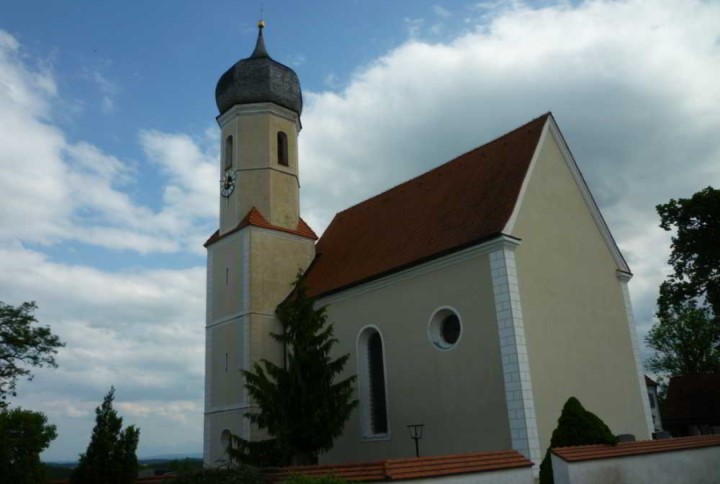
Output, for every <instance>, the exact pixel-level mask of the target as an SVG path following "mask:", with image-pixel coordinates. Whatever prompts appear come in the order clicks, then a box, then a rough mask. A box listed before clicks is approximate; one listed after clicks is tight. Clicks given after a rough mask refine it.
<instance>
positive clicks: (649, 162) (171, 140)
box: [0, 0, 720, 460]
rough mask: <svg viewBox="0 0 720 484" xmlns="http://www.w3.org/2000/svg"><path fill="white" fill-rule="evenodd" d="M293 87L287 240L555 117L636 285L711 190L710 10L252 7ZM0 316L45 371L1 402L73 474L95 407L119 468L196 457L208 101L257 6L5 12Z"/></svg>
mask: <svg viewBox="0 0 720 484" xmlns="http://www.w3.org/2000/svg"><path fill="white" fill-rule="evenodd" d="M264 4H265V5H264V17H265V19H266V21H267V24H268V25H267V29H266V41H267V46H268V49H269V51H270V54H271V55H272V56H273V57H274V58H276V59H277V60H279V61H280V62H283V63H285V64H287V65H289V66H291V67H292V68H293V69H295V71H296V72H297V73H298V75H299V77H300V80H301V84H302V88H303V94H304V99H305V110H304V112H303V117H302V122H303V131H302V133H301V137H300V150H301V151H300V156H301V182H302V195H301V197H302V211H303V216H304V218H305V219H306V220H308V222H309V223H310V224H311V226H313V228H315V230H316V231H317V232H322V230H323V229H324V228H325V226H326V225H327V224H328V222H329V221H330V219H331V217H332V215H333V214H334V213H335V212H337V211H338V210H342V209H343V208H345V207H347V206H349V205H351V204H353V203H357V202H358V201H361V200H363V199H364V198H366V197H368V196H371V195H373V194H374V193H377V192H379V191H382V190H384V189H387V188H388V187H390V186H393V185H395V184H397V183H399V182H402V181H404V180H406V179H408V178H410V177H412V176H415V175H417V174H419V173H422V172H423V171H425V170H427V169H429V168H432V167H434V166H436V165H438V164H440V163H442V162H444V161H447V160H449V159H451V158H452V157H454V156H456V155H458V154H460V153H462V152H464V151H467V150H469V149H471V148H474V147H476V146H478V145H480V144H483V143H485V142H487V141H489V140H491V139H492V138H494V137H496V136H498V135H500V134H502V133H504V132H506V131H508V130H510V129H513V128H514V127H517V126H519V125H521V124H523V123H525V122H527V121H528V120H530V119H532V118H534V117H537V116H538V115H540V114H542V113H544V112H547V111H552V112H553V113H554V115H555V117H556V119H557V121H558V123H559V125H560V128H561V130H562V131H563V133H564V135H565V137H566V139H567V141H568V143H569V145H570V147H571V149H572V151H573V154H574V155H575V157H576V159H577V160H578V163H579V165H580V168H581V170H582V171H583V173H584V175H585V177H586V178H587V180H588V183H589V185H590V187H591V189H592V191H593V194H594V195H595V198H596V199H597V201H598V203H599V204H600V206H601V209H602V210H603V214H604V216H605V218H606V219H607V221H608V223H609V225H610V227H611V230H612V231H613V233H614V235H615V237H616V239H617V241H618V244H619V246H620V247H621V249H622V250H623V252H624V254H625V256H626V258H627V259H628V261H629V263H630V266H631V268H632V269H633V271H634V273H635V278H634V279H633V281H632V282H631V286H630V288H631V293H632V297H633V303H634V305H635V313H636V318H637V320H638V328H639V330H640V334H641V336H642V335H644V334H645V333H646V332H647V329H648V328H649V326H650V324H651V320H652V313H653V310H654V301H655V298H656V297H657V286H658V284H659V283H660V282H661V281H662V279H663V277H664V274H665V273H666V272H667V266H666V264H665V262H666V260H667V255H668V246H669V236H668V234H666V233H664V232H663V231H662V230H660V229H659V228H658V227H657V216H656V214H655V211H654V206H655V205H656V204H658V203H663V202H665V201H667V200H668V199H669V198H671V197H684V196H689V195H691V194H692V193H693V192H695V191H697V190H699V189H701V188H703V187H705V186H707V185H714V186H716V187H717V186H718V185H720V164H719V163H718V162H717V160H718V159H720V156H719V155H720V144H719V143H718V142H717V133H718V132H720V114H718V110H717V106H718V105H720V85H719V84H718V83H717V79H720V47H719V44H718V39H719V38H720V6H719V5H718V4H717V3H716V2H702V1H688V0H657V1H654V2H646V1H639V0H623V1H589V2H520V1H515V2H503V1H493V2H463V1H452V2H431V1H400V0H398V1H392V2H387V1H385V2H381V1H344V2H338V1H305V2H286V1H285V2H280V1H265V2H264ZM0 10H2V16H1V17H0V169H2V172H3V173H4V175H3V177H0V194H1V195H2V205H0V274H2V276H0V300H3V301H5V302H7V303H11V304H19V303H20V302H22V301H25V300H36V301H37V302H38V304H39V306H40V310H39V312H38V316H39V317H40V319H41V320H42V321H44V322H47V323H49V324H51V325H52V328H53V330H54V331H55V332H57V333H58V334H59V335H60V336H61V337H62V338H63V339H64V340H65V341H67V347H66V348H65V349H63V350H62V351H61V353H60V354H59V356H58V362H59V364H60V368H58V369H57V370H47V371H45V370H41V371H38V372H37V378H36V379H35V380H34V381H33V382H29V383H23V384H22V385H21V386H20V387H19V391H20V395H19V397H18V398H17V399H16V400H15V403H16V404H18V405H23V406H25V407H28V408H33V409H37V410H41V411H43V412H45V413H46V414H47V415H48V417H49V419H50V421H51V422H53V423H55V424H57V425H58V432H59V438H58V439H57V440H56V441H55V442H54V443H53V445H52V446H51V448H50V449H49V450H48V451H47V452H46V453H45V455H44V457H45V458H46V459H50V460H57V459H73V458H75V457H76V456H77V454H78V453H79V452H82V451H83V450H84V448H85V446H86V445H87V442H88V439H89V435H90V430H91V428H92V423H93V409H94V407H95V406H96V405H97V404H98V403H99V402H100V401H101V399H102V396H103V395H104V394H105V393H106V392H107V390H108V389H109V387H110V385H112V384H114V385H115V386H116V387H117V393H116V396H117V406H118V408H119V409H120V410H121V413H122V414H123V415H125V418H126V421H127V422H129V423H136V424H137V425H139V426H140V427H141V429H142V433H141V439H140V440H141V444H140V452H139V453H140V455H145V456H147V455H153V454H161V453H169V452H199V451H200V450H201V441H202V391H203V352H204V340H203V337H204V336H203V325H204V297H205V296H204V294H205V292H204V291H205V289H204V285H205V269H204V263H205V262H204V249H203V248H202V242H203V241H204V240H205V238H206V237H207V236H208V235H209V234H210V233H212V232H213V231H214V230H215V228H216V224H217V220H216V217H217V204H218V193H217V192H218V181H217V178H218V161H217V157H218V146H217V144H218V140H217V126H216V124H215V120H214V118H215V116H216V114H217V109H216V107H215V103H214V89H215V83H216V81H217V79H218V78H219V76H220V75H221V74H222V73H223V72H224V71H225V70H226V69H227V68H228V67H230V66H231V65H232V64H233V63H234V62H235V61H237V60H238V59H240V58H243V57H246V56H247V55H249V53H250V52H251V51H252V48H253V45H254V41H255V36H256V27H255V24H256V22H257V19H258V17H259V12H260V2H237V1H235V2H230V1H227V2H225V1H215V2H203V3H201V2H184V1H172V2H170V1H154V2H124V3H120V4H118V3H110V2H96V1H92V2H90V1H87V2H80V1H76V2H37V1H29V0H23V1H14V0H5V1H3V2H2V8H1V9H0Z"/></svg>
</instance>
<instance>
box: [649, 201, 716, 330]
mask: <svg viewBox="0 0 720 484" xmlns="http://www.w3.org/2000/svg"><path fill="white" fill-rule="evenodd" d="M656 208H657V212H658V214H659V215H660V227H662V228H663V229H665V230H668V231H670V230H675V231H676V233H675V235H674V236H673V238H672V246H671V249H672V252H671V254H670V260H669V261H668V262H669V263H670V265H672V268H673V273H672V274H671V275H670V277H669V278H668V279H667V280H666V281H665V282H664V283H663V284H662V286H660V298H659V299H658V308H659V309H660V311H661V312H666V311H670V310H671V308H673V307H677V306H681V305H684V304H687V302H688V301H690V300H694V301H699V302H702V303H704V304H706V305H707V306H709V307H710V309H711V310H712V313H713V318H714V319H715V322H716V323H718V322H719V321H718V319H717V318H718V317H719V316H720V190H715V189H714V188H712V187H707V188H705V189H703V190H700V191H699V192H697V193H695V194H694V195H693V196H692V197H691V198H680V199H677V200H675V199H671V200H670V201H669V202H668V203H665V204H662V205H658V206H657V207H656Z"/></svg>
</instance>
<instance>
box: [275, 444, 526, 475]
mask: <svg viewBox="0 0 720 484" xmlns="http://www.w3.org/2000/svg"><path fill="white" fill-rule="evenodd" d="M532 465H533V464H532V462H531V461H529V460H528V459H527V458H525V457H524V456H523V455H522V454H520V453H518V452H516V451H514V450H507V451H500V452H482V453H473V454H456V455H443V456H434V457H417V458H407V459H388V460H384V461H376V462H366V463H361V464H341V465H322V466H304V467H285V468H281V469H273V470H270V471H269V472H268V476H269V477H270V478H271V479H272V480H273V481H282V480H284V479H287V478H288V477H290V476H293V475H306V476H317V477H320V476H326V475H333V476H336V477H340V478H343V479H347V480H349V481H384V480H393V481H394V480H401V479H418V478H426V477H439V476H446V475H453V474H469V473H475V472H487V471H498V470H504V469H518V468H523V467H531V466H532Z"/></svg>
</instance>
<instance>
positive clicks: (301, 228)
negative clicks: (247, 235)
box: [203, 207, 318, 247]
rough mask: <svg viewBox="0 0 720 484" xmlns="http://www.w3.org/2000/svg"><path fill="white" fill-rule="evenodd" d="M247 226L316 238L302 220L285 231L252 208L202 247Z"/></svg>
mask: <svg viewBox="0 0 720 484" xmlns="http://www.w3.org/2000/svg"><path fill="white" fill-rule="evenodd" d="M249 225H252V226H253V227H261V228H264V229H270V230H277V231H280V232H286V233H288V234H293V235H299V236H300V237H305V238H308V239H312V240H317V238H318V236H317V235H316V234H315V232H314V231H313V229H311V228H310V226H309V225H308V224H307V223H306V222H305V221H304V220H303V219H302V218H300V219H299V220H298V226H297V228H296V229H295V230H292V229H286V228H285V227H278V226H277V225H272V224H271V223H270V222H268V221H267V219H265V217H263V216H262V214H261V213H260V211H259V210H258V209H256V208H255V207H253V208H251V209H250V211H249V212H248V213H247V215H245V216H244V217H243V219H242V220H241V221H240V223H238V224H237V226H236V227H235V228H234V229H232V230H230V231H229V232H226V233H224V234H222V235H220V231H219V230H216V231H215V233H214V234H212V235H211V236H210V238H209V239H207V241H206V242H205V243H204V244H203V245H204V246H205V247H209V246H211V245H212V244H214V243H215V242H217V241H218V240H220V239H222V238H223V237H227V236H228V235H230V234H234V233H235V232H237V231H238V230H240V229H243V228H245V227H247V226H249Z"/></svg>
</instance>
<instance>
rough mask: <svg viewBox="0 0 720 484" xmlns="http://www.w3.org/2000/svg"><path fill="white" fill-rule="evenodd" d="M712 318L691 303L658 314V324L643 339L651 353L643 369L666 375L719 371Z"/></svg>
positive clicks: (718, 357)
mask: <svg viewBox="0 0 720 484" xmlns="http://www.w3.org/2000/svg"><path fill="white" fill-rule="evenodd" d="M713 319H714V318H713V317H712V314H711V311H710V310H709V309H708V308H706V307H698V306H697V305H695V304H683V305H675V306H673V307H669V308H665V309H664V310H662V311H658V321H657V323H655V325H654V326H653V327H652V329H651V330H650V332H649V333H648V334H647V336H646V337H645V341H646V342H647V344H648V346H649V347H650V348H652V349H653V350H655V354H654V355H653V356H651V357H650V358H649V359H648V360H647V362H646V366H647V368H648V369H649V370H651V371H653V372H656V373H659V374H669V375H694V374H700V373H716V372H720V348H718V344H717V334H718V328H717V325H716V324H715V322H714V321H713Z"/></svg>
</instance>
